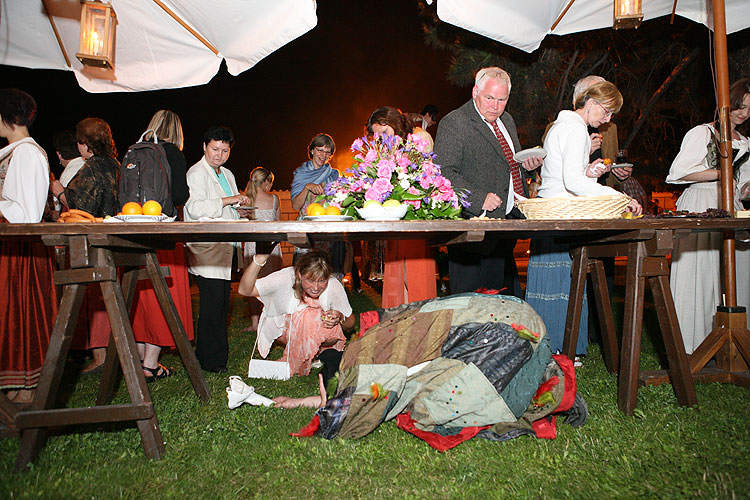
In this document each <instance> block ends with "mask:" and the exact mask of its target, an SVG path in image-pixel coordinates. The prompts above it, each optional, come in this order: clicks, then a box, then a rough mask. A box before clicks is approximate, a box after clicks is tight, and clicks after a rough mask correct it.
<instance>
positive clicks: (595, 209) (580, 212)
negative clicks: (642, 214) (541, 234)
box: [516, 194, 631, 219]
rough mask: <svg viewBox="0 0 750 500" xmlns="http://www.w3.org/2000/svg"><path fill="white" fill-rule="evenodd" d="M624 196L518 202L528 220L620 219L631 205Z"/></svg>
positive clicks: (540, 199) (570, 197)
mask: <svg viewBox="0 0 750 500" xmlns="http://www.w3.org/2000/svg"><path fill="white" fill-rule="evenodd" d="M630 200H631V198H630V196H626V195H624V194H613V195H601V196H569V197H556V198H532V199H529V200H518V201H516V206H517V207H518V209H519V210H520V211H521V212H522V213H523V214H524V215H525V216H526V218H527V219H618V218H620V216H621V215H622V213H623V212H624V211H625V208H626V207H627V206H628V204H629V203H630Z"/></svg>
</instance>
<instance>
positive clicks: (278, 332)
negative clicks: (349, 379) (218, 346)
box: [238, 250, 355, 381]
mask: <svg viewBox="0 0 750 500" xmlns="http://www.w3.org/2000/svg"><path fill="white" fill-rule="evenodd" d="M268 256H269V254H268V252H267V251H265V252H263V251H261V252H259V253H258V255H255V256H253V258H252V259H251V260H250V264H249V265H248V266H247V268H246V269H245V272H244V273H243V274H242V278H241V279H240V286H239V288H238V292H239V293H240V295H245V296H247V297H257V298H259V299H260V301H261V302H263V304H264V305H265V308H264V309H263V314H262V315H261V317H260V323H259V325H258V333H257V337H256V343H257V346H258V352H259V353H260V355H261V356H263V357H266V356H268V352H269V350H270V348H271V344H272V343H273V342H274V341H275V340H278V341H279V342H281V343H282V344H284V345H285V346H286V348H285V350H284V355H283V357H282V361H288V362H289V370H290V373H292V374H294V375H308V374H309V373H310V369H311V367H312V361H313V359H315V358H316V357H317V358H318V359H319V360H320V361H321V362H322V363H323V371H322V373H323V378H324V379H326V381H327V380H328V378H330V377H332V376H333V375H334V374H335V373H336V371H337V370H338V365H339V361H340V360H341V353H342V352H343V350H344V345H345V343H346V337H345V336H344V333H343V332H344V330H351V329H352V328H354V322H355V320H354V314H353V312H352V307H351V305H350V304H349V299H348V298H347V296H346V290H344V286H343V285H342V284H341V283H340V282H339V281H338V280H337V279H336V278H334V277H333V267H332V265H331V261H330V260H329V258H328V255H327V254H326V253H325V252H321V251H319V250H313V251H311V252H308V253H306V254H303V255H301V256H300V257H299V258H298V259H297V262H296V263H295V264H294V267H285V268H284V269H281V270H280V271H276V272H275V273H273V274H271V275H269V276H266V277H265V278H261V279H258V274H259V272H260V270H261V268H263V267H264V266H265V265H266V262H267V259H268ZM254 350H255V349H253V351H254Z"/></svg>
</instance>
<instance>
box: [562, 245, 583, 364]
mask: <svg viewBox="0 0 750 500" xmlns="http://www.w3.org/2000/svg"><path fill="white" fill-rule="evenodd" d="M572 253H573V266H572V269H571V278H570V295H569V296H568V313H567V316H566V317H565V333H564V336H563V350H562V353H563V354H565V355H566V356H567V357H569V358H570V359H575V357H576V346H577V345H578V329H579V327H580V325H581V309H582V308H583V294H584V293H586V270H587V269H588V249H587V248H586V247H585V246H582V247H576V248H575V249H573V252H572Z"/></svg>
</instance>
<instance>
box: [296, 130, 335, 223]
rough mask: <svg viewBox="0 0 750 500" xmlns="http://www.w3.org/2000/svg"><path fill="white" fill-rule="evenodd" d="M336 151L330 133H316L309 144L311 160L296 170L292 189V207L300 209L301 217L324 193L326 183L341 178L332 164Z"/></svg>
mask: <svg viewBox="0 0 750 500" xmlns="http://www.w3.org/2000/svg"><path fill="white" fill-rule="evenodd" d="M335 152H336V144H335V143H334V142H333V138H331V136H330V135H328V134H318V135H316V136H315V137H313V138H312V140H311V141H310V144H309V145H308V146H307V157H308V158H309V160H308V161H306V162H305V163H303V164H302V165H300V166H299V167H298V168H297V170H295V171H294V177H293V179H292V189H291V191H290V194H291V197H292V208H293V209H294V210H298V211H299V213H300V217H302V216H304V215H305V210H306V209H307V205H309V204H310V203H312V202H313V201H314V200H315V197H316V196H318V195H320V194H323V186H324V185H325V183H327V182H332V181H335V180H336V179H338V178H339V172H338V170H336V169H335V168H333V167H332V166H331V164H330V160H331V158H332V157H333V154H334V153H335Z"/></svg>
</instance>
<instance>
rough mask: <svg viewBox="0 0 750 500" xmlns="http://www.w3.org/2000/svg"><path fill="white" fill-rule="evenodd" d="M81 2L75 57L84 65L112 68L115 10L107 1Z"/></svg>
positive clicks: (113, 64) (113, 59) (113, 63)
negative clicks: (79, 28)
mask: <svg viewBox="0 0 750 500" xmlns="http://www.w3.org/2000/svg"><path fill="white" fill-rule="evenodd" d="M81 4H82V5H81V41H80V44H79V46H78V53H77V54H76V57H77V58H78V60H79V61H81V63H82V64H84V65H86V66H93V67H96V68H107V69H114V67H115V24H116V22H117V16H116V15H115V11H114V10H113V9H112V6H111V5H110V4H108V3H102V2H94V1H82V2H81Z"/></svg>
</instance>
